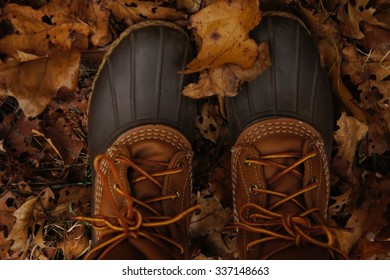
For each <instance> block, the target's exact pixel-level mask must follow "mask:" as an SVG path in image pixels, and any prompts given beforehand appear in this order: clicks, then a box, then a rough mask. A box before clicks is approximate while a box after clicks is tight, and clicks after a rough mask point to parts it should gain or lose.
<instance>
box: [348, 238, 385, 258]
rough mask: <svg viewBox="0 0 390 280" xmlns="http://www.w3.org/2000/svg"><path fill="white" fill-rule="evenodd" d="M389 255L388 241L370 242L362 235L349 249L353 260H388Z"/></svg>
mask: <svg viewBox="0 0 390 280" xmlns="http://www.w3.org/2000/svg"><path fill="white" fill-rule="evenodd" d="M389 255H390V242H388V241H385V242H378V241H375V242H370V241H369V240H368V238H367V237H366V236H362V237H361V238H360V239H359V241H358V242H357V243H356V244H355V246H354V247H353V248H352V250H351V254H350V257H351V259H354V260H376V259H380V260H388V259H389Z"/></svg>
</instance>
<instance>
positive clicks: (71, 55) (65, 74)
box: [0, 50, 80, 117]
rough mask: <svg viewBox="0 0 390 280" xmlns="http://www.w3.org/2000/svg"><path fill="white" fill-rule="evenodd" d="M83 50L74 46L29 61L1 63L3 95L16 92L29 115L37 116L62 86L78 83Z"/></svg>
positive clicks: (71, 85)
mask: <svg viewBox="0 0 390 280" xmlns="http://www.w3.org/2000/svg"><path fill="white" fill-rule="evenodd" d="M79 61H80V51H78V50H71V51H69V52H64V53H59V54H57V55H54V56H51V57H43V58H40V59H36V60H33V61H29V62H26V63H18V62H17V61H10V62H7V63H5V64H2V65H0V95H10V96H14V97H15V98H16V99H17V100H18V102H19V105H20V107H21V108H22V110H23V112H24V113H25V115H26V116H31V117H33V116H36V115H38V114H39V113H41V112H42V111H43V109H44V108H45V107H46V104H47V103H48V102H49V101H50V99H51V98H52V97H53V96H54V95H55V94H56V93H57V91H58V90H59V89H60V88H61V87H66V88H69V89H74V88H75V87H76V85H77V77H78V69H79Z"/></svg>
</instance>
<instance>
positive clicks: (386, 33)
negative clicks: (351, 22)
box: [360, 13, 390, 49]
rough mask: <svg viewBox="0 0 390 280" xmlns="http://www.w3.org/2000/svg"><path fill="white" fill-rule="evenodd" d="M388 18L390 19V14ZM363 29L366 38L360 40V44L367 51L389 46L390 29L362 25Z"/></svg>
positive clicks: (366, 24) (389, 24) (367, 24)
mask: <svg viewBox="0 0 390 280" xmlns="http://www.w3.org/2000/svg"><path fill="white" fill-rule="evenodd" d="M387 16H388V17H390V13H388V15H387ZM387 25H388V26H390V23H387ZM361 28H362V32H363V33H364V38H363V39H361V40H360V43H361V44H362V45H363V46H364V47H365V48H366V49H377V48H380V47H382V46H386V45H389V42H390V29H388V28H383V27H381V26H377V25H373V24H369V23H364V24H361Z"/></svg>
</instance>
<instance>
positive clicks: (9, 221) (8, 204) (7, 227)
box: [0, 191, 16, 260]
mask: <svg viewBox="0 0 390 280" xmlns="http://www.w3.org/2000/svg"><path fill="white" fill-rule="evenodd" d="M15 199H16V197H15V195H14V194H13V193H12V192H10V191H8V192H6V193H4V194H3V195H2V196H1V197H0V225H1V227H0V260H6V259H10V258H11V257H10V255H9V253H8V250H9V249H10V247H11V241H10V240H7V237H8V233H9V232H10V231H11V229H12V227H13V225H14V223H15V217H14V216H13V213H14V211H15V210H16V208H15V206H14V203H15Z"/></svg>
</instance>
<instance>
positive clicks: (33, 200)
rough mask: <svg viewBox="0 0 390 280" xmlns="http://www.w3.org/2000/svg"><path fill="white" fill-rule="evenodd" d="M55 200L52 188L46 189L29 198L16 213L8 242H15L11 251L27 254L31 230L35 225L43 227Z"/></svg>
mask: <svg viewBox="0 0 390 280" xmlns="http://www.w3.org/2000/svg"><path fill="white" fill-rule="evenodd" d="M53 199H54V193H53V192H52V190H51V189H50V188H45V189H44V190H42V191H41V192H40V193H39V194H38V195H37V196H31V197H29V198H28V199H27V200H26V201H25V202H24V203H23V204H22V205H21V206H20V207H19V208H18V209H17V210H16V211H15V212H14V213H13V215H14V216H15V217H16V222H15V225H14V226H13V228H12V230H11V232H10V233H9V235H8V238H7V240H8V241H11V240H12V241H13V244H12V247H11V250H14V251H17V252H18V251H21V252H26V251H27V248H28V245H29V242H28V238H29V236H28V232H29V229H32V231H34V227H35V225H37V224H39V225H42V224H43V223H44V221H45V219H46V212H47V209H48V208H49V205H50V203H51V202H52V200H53Z"/></svg>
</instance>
